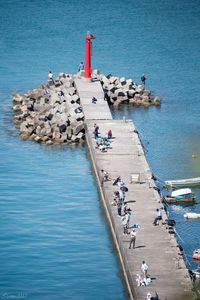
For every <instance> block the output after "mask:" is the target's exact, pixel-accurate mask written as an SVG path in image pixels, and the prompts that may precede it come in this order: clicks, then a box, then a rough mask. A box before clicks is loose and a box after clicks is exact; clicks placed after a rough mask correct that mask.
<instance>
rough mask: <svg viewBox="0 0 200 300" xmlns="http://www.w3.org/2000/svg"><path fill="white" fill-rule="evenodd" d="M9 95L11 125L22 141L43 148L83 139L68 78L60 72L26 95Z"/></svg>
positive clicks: (78, 108)
mask: <svg viewBox="0 0 200 300" xmlns="http://www.w3.org/2000/svg"><path fill="white" fill-rule="evenodd" d="M12 96H13V110H14V113H15V114H14V117H13V122H14V124H15V126H16V127H18V128H19V131H20V137H21V138H22V139H24V140H27V139H28V140H34V141H36V142H38V143H45V144H47V145H51V144H59V143H71V142H82V141H83V140H84V137H85V128H84V127H85V126H84V114H83V112H82V108H81V105H80V99H79V96H78V94H77V90H76V88H75V86H74V79H73V76H72V75H69V74H65V73H60V74H59V76H58V77H57V78H56V79H55V80H49V81H48V82H47V83H46V84H42V85H41V86H39V87H38V88H36V89H33V90H30V91H28V92H27V93H26V94H23V95H22V94H19V93H13V95H12Z"/></svg>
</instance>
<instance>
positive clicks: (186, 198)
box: [163, 188, 196, 204]
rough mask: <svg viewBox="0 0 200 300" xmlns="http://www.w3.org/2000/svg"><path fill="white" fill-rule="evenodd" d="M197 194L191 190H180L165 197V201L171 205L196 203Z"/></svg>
mask: <svg viewBox="0 0 200 300" xmlns="http://www.w3.org/2000/svg"><path fill="white" fill-rule="evenodd" d="M195 199H196V198H195V194H194V193H193V192H192V191H191V189H189V188H185V189H179V190H176V191H173V192H171V194H170V195H167V196H165V197H164V199H163V200H164V201H165V202H167V203H169V204H170V203H171V204H176V203H188V202H195Z"/></svg>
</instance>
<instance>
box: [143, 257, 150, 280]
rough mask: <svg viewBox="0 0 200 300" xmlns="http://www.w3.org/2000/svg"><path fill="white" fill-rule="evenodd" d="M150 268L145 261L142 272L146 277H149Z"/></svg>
mask: <svg viewBox="0 0 200 300" xmlns="http://www.w3.org/2000/svg"><path fill="white" fill-rule="evenodd" d="M148 268H149V267H148V266H147V264H146V263H145V261H144V260H143V262H142V265H141V270H142V272H143V273H144V276H145V277H147V271H148Z"/></svg>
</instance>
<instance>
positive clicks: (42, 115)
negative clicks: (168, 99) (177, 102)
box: [13, 70, 160, 145]
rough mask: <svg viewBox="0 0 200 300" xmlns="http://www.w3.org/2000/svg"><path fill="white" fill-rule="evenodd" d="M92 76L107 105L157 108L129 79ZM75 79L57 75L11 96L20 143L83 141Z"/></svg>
mask: <svg viewBox="0 0 200 300" xmlns="http://www.w3.org/2000/svg"><path fill="white" fill-rule="evenodd" d="M92 76H93V80H94V81H97V82H98V84H99V82H100V83H101V86H102V88H103V94H102V97H103V99H104V100H106V101H107V102H108V104H109V105H114V106H118V105H119V104H121V103H123V104H125V103H130V104H133V105H136V106H139V105H142V106H144V107H148V106H150V105H160V99H159V98H158V97H154V96H152V94H151V92H150V91H148V90H145V88H144V86H143V85H137V84H136V83H134V82H133V80H132V79H125V78H124V77H122V78H119V77H116V76H112V75H111V74H109V75H107V76H105V75H103V74H100V72H99V71H98V70H94V71H93V74H92ZM78 78H79V79H80V78H82V74H81V72H80V73H78V74H77V75H70V74H65V73H60V74H59V76H58V77H57V78H55V79H53V80H49V81H48V82H47V83H44V84H42V85H41V86H39V87H38V88H36V89H33V90H30V91H28V92H27V93H25V94H19V93H13V111H14V117H13V122H14V124H15V126H16V127H17V128H19V132H20V137H21V138H22V139H24V140H33V141H35V142H38V143H44V144H46V145H52V144H60V143H78V142H83V141H84V140H85V122H84V120H85V112H84V113H83V111H82V106H81V105H80V98H79V94H78V93H77V89H76V86H75V80H76V79H78ZM102 88H101V93H102ZM87 93H91V91H87ZM91 96H92V94H91ZM91 99H92V97H91ZM91 99H89V102H91ZM91 118H92V117H91Z"/></svg>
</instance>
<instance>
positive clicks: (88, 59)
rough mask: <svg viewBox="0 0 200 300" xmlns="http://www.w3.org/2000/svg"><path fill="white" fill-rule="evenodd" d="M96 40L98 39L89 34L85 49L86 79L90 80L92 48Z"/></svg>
mask: <svg viewBox="0 0 200 300" xmlns="http://www.w3.org/2000/svg"><path fill="white" fill-rule="evenodd" d="M94 39H96V37H95V36H94V35H92V34H90V33H89V32H88V33H87V35H86V49H85V78H90V77H91V73H92V68H91V46H92V41H91V40H94Z"/></svg>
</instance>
